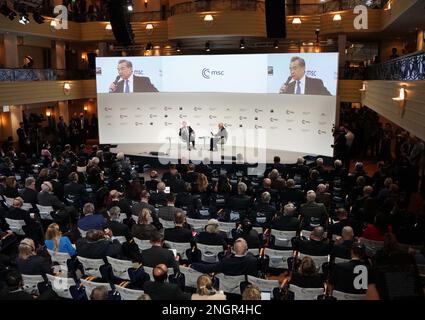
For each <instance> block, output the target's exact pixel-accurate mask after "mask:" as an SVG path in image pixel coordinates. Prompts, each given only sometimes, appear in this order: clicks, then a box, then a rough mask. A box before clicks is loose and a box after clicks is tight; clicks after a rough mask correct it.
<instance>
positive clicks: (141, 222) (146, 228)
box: [131, 208, 156, 240]
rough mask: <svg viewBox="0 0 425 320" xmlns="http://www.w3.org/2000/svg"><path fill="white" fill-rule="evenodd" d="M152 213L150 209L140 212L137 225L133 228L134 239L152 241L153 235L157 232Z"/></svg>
mask: <svg viewBox="0 0 425 320" xmlns="http://www.w3.org/2000/svg"><path fill="white" fill-rule="evenodd" d="M152 222H153V219H152V213H151V211H150V210H149V209H147V208H143V209H141V210H140V211H139V217H138V219H137V223H136V224H134V225H133V227H132V228H131V233H132V234H133V237H136V238H138V239H140V240H150V238H151V235H152V233H153V232H154V231H156V228H155V226H154V225H153V224H152Z"/></svg>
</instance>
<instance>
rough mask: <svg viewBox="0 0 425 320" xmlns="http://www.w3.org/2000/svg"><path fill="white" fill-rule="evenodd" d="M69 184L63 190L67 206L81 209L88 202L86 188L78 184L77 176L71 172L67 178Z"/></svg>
mask: <svg viewBox="0 0 425 320" xmlns="http://www.w3.org/2000/svg"><path fill="white" fill-rule="evenodd" d="M68 179H69V183H67V184H66V185H65V186H64V188H63V191H64V197H65V199H66V201H67V203H68V205H73V206H76V207H78V208H82V207H83V205H84V204H85V203H86V202H87V200H88V194H87V190H86V188H85V187H84V186H83V185H82V184H79V183H78V179H79V178H78V174H77V173H76V172H71V173H70V174H69V176H68Z"/></svg>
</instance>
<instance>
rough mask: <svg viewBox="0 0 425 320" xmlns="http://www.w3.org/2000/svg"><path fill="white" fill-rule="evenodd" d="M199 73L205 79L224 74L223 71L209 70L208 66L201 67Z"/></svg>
mask: <svg viewBox="0 0 425 320" xmlns="http://www.w3.org/2000/svg"><path fill="white" fill-rule="evenodd" d="M201 73H202V76H203V77H204V78H205V79H211V77H212V76H224V71H219V70H210V69H208V68H204V69H202V72H201Z"/></svg>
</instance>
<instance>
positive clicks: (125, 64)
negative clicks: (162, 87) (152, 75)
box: [109, 60, 158, 93]
mask: <svg viewBox="0 0 425 320" xmlns="http://www.w3.org/2000/svg"><path fill="white" fill-rule="evenodd" d="M117 70H118V76H117V77H116V78H115V81H114V82H112V84H111V85H110V86H109V92H110V93H132V92H158V89H157V88H155V86H154V85H153V84H152V83H151V81H150V79H149V78H148V77H139V76H135V75H134V73H133V64H132V63H131V61H129V60H120V61H118V67H117Z"/></svg>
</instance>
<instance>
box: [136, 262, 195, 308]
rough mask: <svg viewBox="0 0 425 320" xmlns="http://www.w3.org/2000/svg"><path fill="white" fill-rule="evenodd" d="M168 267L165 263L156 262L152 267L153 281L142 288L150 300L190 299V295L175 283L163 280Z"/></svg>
mask: <svg viewBox="0 0 425 320" xmlns="http://www.w3.org/2000/svg"><path fill="white" fill-rule="evenodd" d="M167 274H168V268H167V266H166V265H165V264H162V263H161V264H158V265H157V266H156V267H155V268H154V269H153V278H154V280H155V281H148V282H146V283H145V284H144V286H143V290H144V291H145V293H147V294H148V295H149V296H150V297H151V299H152V300H190V297H191V295H190V294H189V293H185V292H183V291H182V290H181V289H180V288H179V287H178V286H177V285H176V284H174V283H169V282H165V280H166V279H167Z"/></svg>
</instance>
